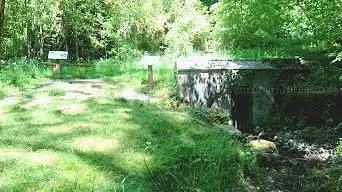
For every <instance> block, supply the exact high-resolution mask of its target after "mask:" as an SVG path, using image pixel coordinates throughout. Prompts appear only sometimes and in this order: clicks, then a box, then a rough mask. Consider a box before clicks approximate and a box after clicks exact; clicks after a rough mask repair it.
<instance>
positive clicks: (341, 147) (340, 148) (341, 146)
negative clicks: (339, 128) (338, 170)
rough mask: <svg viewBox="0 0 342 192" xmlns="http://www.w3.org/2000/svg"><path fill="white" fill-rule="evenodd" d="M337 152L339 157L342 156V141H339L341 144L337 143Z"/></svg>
mask: <svg viewBox="0 0 342 192" xmlns="http://www.w3.org/2000/svg"><path fill="white" fill-rule="evenodd" d="M340 139H341V138H340ZM336 151H337V155H340V156H342V139H341V141H339V142H338V143H337V148H336Z"/></svg>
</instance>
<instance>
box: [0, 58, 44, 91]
mask: <svg viewBox="0 0 342 192" xmlns="http://www.w3.org/2000/svg"><path fill="white" fill-rule="evenodd" d="M45 72H46V70H45V69H44V68H43V67H42V66H41V65H40V64H39V62H37V61H25V60H15V61H10V62H9V63H8V64H7V65H6V66H5V67H4V68H3V69H1V73H0V81H1V82H2V83H4V84H7V85H13V86H16V87H20V88H23V87H25V86H26V85H29V84H30V82H31V81H32V80H33V79H37V78H38V77H42V76H43V75H44V74H45Z"/></svg>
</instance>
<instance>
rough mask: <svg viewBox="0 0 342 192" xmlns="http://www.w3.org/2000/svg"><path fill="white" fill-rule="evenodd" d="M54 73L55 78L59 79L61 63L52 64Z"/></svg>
mask: <svg viewBox="0 0 342 192" xmlns="http://www.w3.org/2000/svg"><path fill="white" fill-rule="evenodd" d="M52 72H53V75H54V76H57V77H59V75H60V74H61V64H59V63H54V64H52Z"/></svg>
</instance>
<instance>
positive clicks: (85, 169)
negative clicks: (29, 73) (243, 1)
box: [0, 73, 253, 192]
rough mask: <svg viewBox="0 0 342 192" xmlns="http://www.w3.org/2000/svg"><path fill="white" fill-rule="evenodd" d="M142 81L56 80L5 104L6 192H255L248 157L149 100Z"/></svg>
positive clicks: (1, 164) (181, 112)
mask: <svg viewBox="0 0 342 192" xmlns="http://www.w3.org/2000/svg"><path fill="white" fill-rule="evenodd" d="M141 74H142V73H138V74H137V75H132V76H130V75H127V74H121V75H118V76H117V77H116V78H106V79H88V80H67V81H66V80H65V81H63V80H48V81H46V82H44V83H40V84H39V85H38V86H37V87H36V88H31V89H25V90H23V91H21V92H19V93H18V94H16V95H13V96H9V97H7V98H4V99H2V100H0V175H1V176H0V191H6V192H10V191H18V192H23V191H67V192H69V191H87V192H88V191H227V190H228V189H229V190H228V191H245V190H247V184H246V182H247V181H246V180H245V176H244V173H245V171H246V170H248V169H250V168H251V167H252V166H253V157H252V155H251V153H250V151H249V150H247V149H245V148H244V147H243V146H242V145H241V144H240V143H239V142H238V141H236V139H235V138H234V137H233V136H231V135H230V134H229V133H228V132H227V131H226V130H225V129H224V128H222V127H220V126H214V125H207V124H205V123H204V122H202V121H201V120H198V119H196V118H195V117H192V116H191V115H189V113H187V110H185V109H177V110H176V109H167V108H164V107H162V106H161V105H160V104H159V102H158V101H157V100H156V101H155V100H153V99H151V97H150V96H148V95H145V94H144V93H141V90H145V86H144V85H141V78H140V77H141ZM157 77H158V75H157ZM127 95H128V96H127Z"/></svg>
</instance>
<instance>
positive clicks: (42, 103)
mask: <svg viewBox="0 0 342 192" xmlns="http://www.w3.org/2000/svg"><path fill="white" fill-rule="evenodd" d="M53 101H54V99H53V97H51V96H49V95H48V94H46V93H38V94H36V95H34V97H33V98H32V99H31V101H30V102H28V103H27V104H25V107H26V108H33V107H37V108H46V107H48V106H49V105H51V104H52V103H53Z"/></svg>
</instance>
